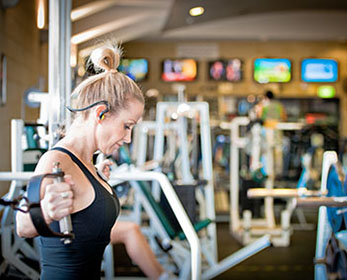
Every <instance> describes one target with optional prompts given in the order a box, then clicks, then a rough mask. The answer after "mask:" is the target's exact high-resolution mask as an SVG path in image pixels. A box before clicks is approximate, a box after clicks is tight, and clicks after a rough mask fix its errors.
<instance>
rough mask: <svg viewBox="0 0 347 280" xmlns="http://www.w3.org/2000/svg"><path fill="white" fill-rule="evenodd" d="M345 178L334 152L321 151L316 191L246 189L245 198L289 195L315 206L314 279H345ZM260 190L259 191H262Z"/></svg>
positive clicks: (346, 267)
mask: <svg viewBox="0 0 347 280" xmlns="http://www.w3.org/2000/svg"><path fill="white" fill-rule="evenodd" d="M346 184H347V179H346V175H345V174H344V173H343V170H342V168H341V166H340V164H339V163H338V160H337V154H336V152H333V151H327V152H324V154H323V163H322V175H321V188H320V190H319V191H318V192H317V191H308V190H305V189H297V193H296V194H294V193H293V192H292V193H291V194H289V193H288V190H285V189H277V190H267V193H264V192H263V190H261V189H253V190H249V192H248V195H249V197H253V198H254V197H258V198H259V197H264V196H267V195H271V196H272V197H281V196H283V195H287V196H288V197H289V196H292V197H293V199H294V200H295V201H296V205H298V206H300V207H319V216H318V226H317V239H316V253H315V279H316V280H327V279H347V277H346V276H347V275H346V272H347V262H346V253H347V247H346V244H347V230H346V224H345V222H344V221H343V220H344V219H345V217H344V216H345V214H346V212H347V191H346ZM262 192H263V193H262Z"/></svg>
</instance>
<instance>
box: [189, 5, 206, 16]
mask: <svg viewBox="0 0 347 280" xmlns="http://www.w3.org/2000/svg"><path fill="white" fill-rule="evenodd" d="M204 12H205V9H204V8H203V7H201V6H199V7H194V8H191V9H190V10H189V14H190V15H191V16H192V17H197V16H201V15H202V14H203V13H204Z"/></svg>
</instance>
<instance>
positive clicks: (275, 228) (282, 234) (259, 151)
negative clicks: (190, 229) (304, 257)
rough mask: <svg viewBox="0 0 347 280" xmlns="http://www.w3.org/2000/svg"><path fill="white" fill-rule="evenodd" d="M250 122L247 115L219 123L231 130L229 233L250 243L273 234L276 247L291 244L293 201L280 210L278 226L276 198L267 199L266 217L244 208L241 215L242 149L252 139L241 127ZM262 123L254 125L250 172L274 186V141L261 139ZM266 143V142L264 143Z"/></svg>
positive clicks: (284, 127) (294, 126) (289, 126)
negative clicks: (262, 236)
mask: <svg viewBox="0 0 347 280" xmlns="http://www.w3.org/2000/svg"><path fill="white" fill-rule="evenodd" d="M249 123H250V120H249V118H248V117H235V118H234V119H233V120H232V121H231V122H230V123H221V124H220V126H221V127H222V128H224V129H228V130H230V138H231V148H230V171H231V172H230V232H231V233H232V235H233V236H234V237H235V238H236V239H237V240H238V241H239V242H240V243H241V244H248V243H249V242H251V241H252V240H254V239H255V238H257V237H259V236H261V235H263V234H270V235H271V241H272V243H273V245H274V246H288V245H289V244H290V235H291V233H292V228H291V226H290V217H291V215H292V211H293V206H292V201H291V200H290V201H288V203H287V205H286V208H285V209H284V210H283V211H282V212H281V223H280V225H276V223H275V215H274V201H273V197H270V196H266V197H265V198H264V197H263V198H264V218H260V219H254V218H252V212H251V211H250V210H245V211H244V212H243V215H242V218H241V217H240V214H239V213H240V212H239V211H240V210H239V209H240V205H239V190H240V186H239V180H240V178H239V177H240V150H242V149H245V148H246V146H247V144H248V142H249V139H248V138H247V137H243V136H241V134H240V130H241V129H242V128H244V129H245V128H246V127H247V126H248V125H249ZM301 127H302V124H300V123H276V126H275V128H276V129H278V130H281V131H291V130H298V129H300V128H301ZM261 134H262V130H261V127H260V123H254V125H253V126H252V128H251V135H252V145H251V149H250V154H251V166H250V170H251V173H252V172H253V176H258V177H259V179H258V181H263V183H264V185H265V189H268V190H272V189H273V188H274V182H275V175H274V160H273V157H274V155H273V144H271V143H268V141H264V140H263V139H262V136H261ZM265 142H266V143H265Z"/></svg>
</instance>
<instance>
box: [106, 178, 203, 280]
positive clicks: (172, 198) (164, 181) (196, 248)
mask: <svg viewBox="0 0 347 280" xmlns="http://www.w3.org/2000/svg"><path fill="white" fill-rule="evenodd" d="M110 179H118V180H125V181H158V183H159V185H160V187H161V189H162V190H163V193H164V195H165V197H166V198H167V200H168V202H169V205H170V207H171V208H172V211H173V212H174V214H175V216H176V218H177V220H178V223H179V224H180V226H181V228H182V230H183V232H184V234H185V236H186V237H187V240H188V243H189V245H190V248H191V268H192V269H191V277H192V278H191V279H192V280H199V279H201V248H200V242H199V238H198V236H197V234H196V232H195V230H194V228H193V225H192V224H191V222H190V220H189V218H188V216H187V214H186V212H185V210H184V208H183V206H182V204H181V201H180V200H179V198H178V197H177V194H176V192H175V190H174V189H173V187H172V185H171V183H170V181H169V180H168V178H167V177H166V176H165V175H164V174H163V173H160V172H155V171H146V172H143V171H130V172H124V173H121V174H112V175H111V178H110Z"/></svg>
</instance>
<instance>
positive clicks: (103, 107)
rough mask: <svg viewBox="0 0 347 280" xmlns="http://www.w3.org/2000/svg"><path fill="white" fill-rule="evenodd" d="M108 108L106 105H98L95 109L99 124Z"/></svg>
mask: <svg viewBox="0 0 347 280" xmlns="http://www.w3.org/2000/svg"><path fill="white" fill-rule="evenodd" d="M108 111H109V110H108V108H107V106H106V105H100V106H98V107H97V108H96V110H95V113H96V117H97V119H98V121H99V122H101V121H102V120H103V119H104V118H105V114H106V113H107V112H108Z"/></svg>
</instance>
